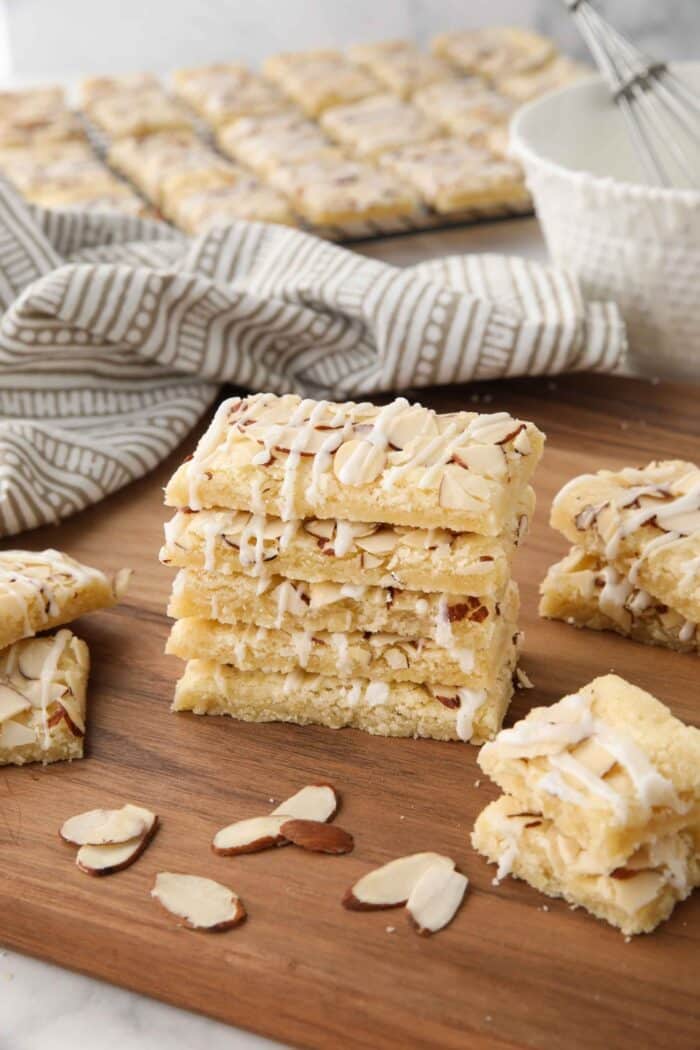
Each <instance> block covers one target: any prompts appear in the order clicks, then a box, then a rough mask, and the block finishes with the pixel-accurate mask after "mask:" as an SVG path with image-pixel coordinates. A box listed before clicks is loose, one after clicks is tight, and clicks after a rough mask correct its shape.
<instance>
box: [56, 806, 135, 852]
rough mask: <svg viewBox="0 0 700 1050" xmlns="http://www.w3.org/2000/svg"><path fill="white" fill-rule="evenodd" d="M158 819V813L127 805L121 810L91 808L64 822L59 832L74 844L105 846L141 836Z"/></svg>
mask: <svg viewBox="0 0 700 1050" xmlns="http://www.w3.org/2000/svg"><path fill="white" fill-rule="evenodd" d="M155 821H156V815H155V813H152V812H151V811H150V809H144V808H143V807H142V806H132V805H131V804H129V803H128V804H127V805H125V806H122V807H121V809H89V810H87V812H85V813H78V814H77V815H76V816H75V817H69V818H68V820H66V821H65V823H64V824H63V826H62V827H61V830H60V831H59V835H60V836H61V838H62V839H63V841H64V842H69V843H70V844H71V845H73V846H105V845H108V844H112V845H115V844H117V843H122V842H129V840H131V839H136V838H140V837H141V836H142V835H143V834H144V833H145V832H147V831H148V830H149V829H150V828H151V827H152V825H153V824H154V823H155Z"/></svg>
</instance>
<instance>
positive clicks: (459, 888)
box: [406, 864, 469, 935]
mask: <svg viewBox="0 0 700 1050" xmlns="http://www.w3.org/2000/svg"><path fill="white" fill-rule="evenodd" d="M468 885H469V879H468V878H467V876H466V875H462V873H461V871H451V870H450V869H449V868H447V867H445V866H444V865H442V864H433V865H431V866H430V867H429V868H427V869H426V871H424V872H423V874H422V875H421V877H420V878H419V879H418V882H417V883H416V884H415V886H414V887H413V889H412V890H411V893H410V896H409V898H408V900H407V901H406V911H407V912H408V916H409V919H410V920H411V922H412V923H413V925H414V926H415V928H416V930H417V931H418V933H421V934H425V935H428V934H431V933H437V931H438V930H441V929H443V927H445V926H447V924H448V923H450V922H452V920H453V919H454V917H455V915H456V914H457V909H458V908H459V906H460V904H461V903H462V898H463V897H464V894H465V893H466V889H467V886H468Z"/></svg>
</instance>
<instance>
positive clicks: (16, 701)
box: [0, 682, 32, 724]
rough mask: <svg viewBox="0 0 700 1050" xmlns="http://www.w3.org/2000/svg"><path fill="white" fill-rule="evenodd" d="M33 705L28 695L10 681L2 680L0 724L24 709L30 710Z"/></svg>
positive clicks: (0, 689)
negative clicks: (23, 693)
mask: <svg viewBox="0 0 700 1050" xmlns="http://www.w3.org/2000/svg"><path fill="white" fill-rule="evenodd" d="M31 706H32V705H31V703H30V702H29V700H28V699H27V697H26V696H23V695H22V693H20V692H19V690H17V689H15V688H14V686H11V685H10V683H9V682H0V724H2V723H3V722H6V721H7V720H8V719H9V718H14V717H15V715H19V714H21V713H22V711H28V710H29V708H30V707H31Z"/></svg>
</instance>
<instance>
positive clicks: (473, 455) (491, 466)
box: [452, 445, 506, 478]
mask: <svg viewBox="0 0 700 1050" xmlns="http://www.w3.org/2000/svg"><path fill="white" fill-rule="evenodd" d="M452 458H453V460H454V461H455V463H458V464H459V466H460V467H466V469H467V470H473V471H474V473H475V474H481V475H483V476H484V477H487V478H503V477H505V475H506V457H505V455H504V454H503V449H502V448H501V446H500V445H469V446H468V447H467V448H458V449H456V450H455V452H454V454H453V456H452Z"/></svg>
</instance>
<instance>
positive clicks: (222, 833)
mask: <svg viewBox="0 0 700 1050" xmlns="http://www.w3.org/2000/svg"><path fill="white" fill-rule="evenodd" d="M288 819H289V817H288V815H285V816H274V815H272V814H271V815H269V816H265V817H250V818H249V819H248V820H238V821H236V822H235V824H228V825H227V826H226V827H225V828H221V829H220V830H219V831H217V833H216V835H215V836H214V840H213V842H212V849H213V850H214V853H218V854H220V856H222V857H235V856H237V855H238V854H240V853H258V852H259V851H260V850H264V849H271V848H272V846H283V845H285V844H286V840H285V838H284V836H283V835H282V834H281V833H280V827H281V826H282V824H284V822H285V820H288Z"/></svg>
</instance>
